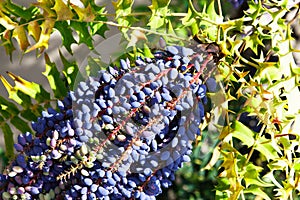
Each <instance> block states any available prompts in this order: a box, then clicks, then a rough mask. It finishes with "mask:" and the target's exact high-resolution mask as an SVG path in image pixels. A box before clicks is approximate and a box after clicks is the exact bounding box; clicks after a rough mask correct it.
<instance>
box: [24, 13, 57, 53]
mask: <svg viewBox="0 0 300 200" xmlns="http://www.w3.org/2000/svg"><path fill="white" fill-rule="evenodd" d="M54 24H55V20H54V19H50V18H47V19H46V20H45V21H44V22H43V23H42V25H41V28H42V31H41V35H40V37H39V41H38V42H37V43H36V44H35V45H33V46H32V47H30V48H29V49H28V50H27V51H26V52H30V51H32V50H35V49H41V52H43V51H44V49H46V48H48V45H49V44H48V42H49V39H50V35H51V33H52V30H53V27H54Z"/></svg>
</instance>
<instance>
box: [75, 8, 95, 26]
mask: <svg viewBox="0 0 300 200" xmlns="http://www.w3.org/2000/svg"><path fill="white" fill-rule="evenodd" d="M72 7H73V8H74V10H75V12H76V13H77V15H78V17H79V21H85V22H92V21H93V20H94V19H95V15H94V13H93V10H92V7H91V4H89V5H88V6H87V7H86V8H80V7H79V6H76V5H74V4H72Z"/></svg>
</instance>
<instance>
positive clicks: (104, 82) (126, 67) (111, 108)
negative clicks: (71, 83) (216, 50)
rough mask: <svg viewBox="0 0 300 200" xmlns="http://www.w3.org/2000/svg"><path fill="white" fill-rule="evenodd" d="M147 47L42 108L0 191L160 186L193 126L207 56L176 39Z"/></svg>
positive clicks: (134, 194)
mask: <svg viewBox="0 0 300 200" xmlns="http://www.w3.org/2000/svg"><path fill="white" fill-rule="evenodd" d="M153 55H154V57H153V58H138V59H137V60H135V61H134V63H131V62H130V61H129V59H121V60H120V63H119V64H118V66H117V65H116V66H113V67H111V66H109V67H108V68H107V70H101V71H99V75H98V77H89V78H88V80H86V81H84V82H80V83H79V84H78V87H77V88H76V89H75V90H74V92H69V94H68V96H67V97H65V98H64V99H63V100H61V101H60V100H59V101H58V109H57V110H54V109H52V108H49V109H48V110H47V111H44V112H42V116H41V117H40V118H39V119H38V120H37V121H36V122H33V123H32V128H33V130H34V131H35V133H34V134H31V133H25V134H21V135H19V136H18V142H17V143H16V144H15V149H16V151H18V152H19V153H18V155H17V156H16V158H15V160H14V161H12V162H11V163H10V164H9V166H8V167H7V168H6V169H5V171H4V172H3V174H0V195H1V197H0V198H1V199H4V200H6V199H45V200H47V199H70V200H71V199H91V200H92V199H142V200H145V199H155V198H156V196H157V195H159V194H160V193H161V192H162V188H168V187H169V186H170V185H171V184H172V181H174V179H175V172H176V171H177V170H178V169H179V168H180V167H181V166H182V164H183V162H188V161H189V160H190V158H189V154H190V153H191V150H192V142H193V141H194V140H195V136H196V135H199V134H200V130H199V125H200V124H201V122H202V121H203V119H204V104H206V102H207V97H206V90H207V88H206V85H205V84H204V83H203V80H204V78H203V77H204V76H203V74H204V72H205V70H206V67H207V66H209V65H210V66H212V65H214V60H213V56H212V55H211V54H209V53H207V52H205V50H203V51H202V50H201V49H197V51H196V50H193V49H191V48H186V47H182V46H167V47H166V48H165V49H160V50H155V51H154V52H153ZM205 80H208V82H211V84H210V87H209V88H212V87H213V88H215V82H214V81H213V80H212V79H211V78H208V79H207V77H206V78H205ZM212 90H213V89H212Z"/></svg>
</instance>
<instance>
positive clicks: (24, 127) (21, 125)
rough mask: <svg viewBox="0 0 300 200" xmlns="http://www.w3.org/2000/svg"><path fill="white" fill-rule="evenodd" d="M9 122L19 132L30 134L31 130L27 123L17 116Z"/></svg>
mask: <svg viewBox="0 0 300 200" xmlns="http://www.w3.org/2000/svg"><path fill="white" fill-rule="evenodd" d="M10 122H11V123H12V124H13V125H14V126H15V127H16V128H17V129H18V130H19V131H20V132H21V133H23V132H27V131H28V132H30V131H31V129H30V127H29V126H28V123H27V122H25V121H24V120H23V119H21V118H20V117H18V116H15V117H13V118H12V119H11V120H10Z"/></svg>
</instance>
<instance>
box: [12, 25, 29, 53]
mask: <svg viewBox="0 0 300 200" xmlns="http://www.w3.org/2000/svg"><path fill="white" fill-rule="evenodd" d="M12 36H13V37H14V38H16V40H17V42H18V44H19V46H20V49H21V50H22V51H24V50H25V49H27V47H28V46H29V42H28V39H27V35H26V32H25V29H24V26H17V27H16V28H15V29H14V31H13V35H12Z"/></svg>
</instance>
